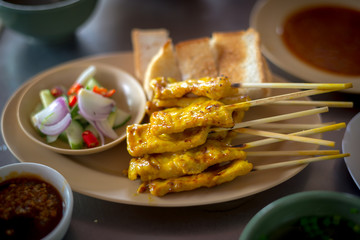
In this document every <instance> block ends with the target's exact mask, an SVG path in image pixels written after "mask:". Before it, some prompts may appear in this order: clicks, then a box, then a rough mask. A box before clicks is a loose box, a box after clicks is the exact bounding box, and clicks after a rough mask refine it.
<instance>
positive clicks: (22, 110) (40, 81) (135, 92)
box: [17, 63, 146, 155]
mask: <svg viewBox="0 0 360 240" xmlns="http://www.w3.org/2000/svg"><path fill="white" fill-rule="evenodd" d="M93 65H94V66H95V67H96V74H95V78H96V79H97V80H98V81H99V82H100V83H101V84H102V86H104V87H106V88H107V89H115V90H116V92H115V94H114V95H113V96H112V99H114V101H115V102H116V106H117V107H118V108H120V109H122V110H124V111H125V112H128V113H130V115H131V118H130V120H129V121H128V122H127V124H126V125H128V124H134V123H140V122H141V121H142V119H143V118H144V115H145V104H146V97H145V93H144V91H143V89H142V87H141V85H140V84H139V82H138V81H137V80H136V79H135V78H134V77H133V76H131V75H130V74H128V73H127V72H125V71H122V70H121V69H119V68H117V67H114V66H112V65H108V64H99V63H95V64H93ZM88 67H89V64H87V63H70V64H63V65H60V66H58V67H55V68H53V69H51V70H48V71H45V72H43V73H40V74H38V75H37V76H35V77H34V78H32V80H31V81H30V83H29V86H28V87H26V88H25V89H24V91H23V94H22V95H21V96H20V100H19V104H18V106H17V107H18V113H17V114H18V115H17V117H18V121H19V124H20V127H21V129H22V130H23V131H24V132H25V134H26V135H27V136H28V137H29V138H30V139H31V140H32V141H34V142H35V143H37V144H40V145H41V146H42V147H45V148H48V149H50V150H52V151H55V152H58V153H62V154H71V155H84V154H93V153H97V152H102V151H105V150H107V149H109V148H112V147H114V146H116V145H117V144H119V143H120V142H122V141H123V140H124V139H125V138H126V125H124V126H122V127H120V128H117V129H116V130H115V131H116V133H117V135H118V138H117V139H115V140H110V139H107V141H106V142H105V144H104V145H99V146H97V147H94V148H83V149H75V150H74V149H71V148H70V146H69V144H67V143H65V142H64V141H61V140H57V141H55V142H54V143H51V144H48V143H47V142H46V139H45V138H44V137H41V136H40V134H39V133H38V132H37V131H36V129H35V128H34V127H33V125H32V123H31V121H30V116H31V113H32V112H33V111H34V109H35V106H36V105H37V104H38V103H39V102H40V98H39V92H40V91H41V90H43V89H51V88H52V87H54V86H59V85H61V86H64V87H65V88H67V89H68V88H70V86H71V85H72V84H73V83H74V82H75V80H76V79H77V77H78V76H79V75H80V74H81V73H82V72H83V71H84V70H85V69H86V68H88Z"/></svg>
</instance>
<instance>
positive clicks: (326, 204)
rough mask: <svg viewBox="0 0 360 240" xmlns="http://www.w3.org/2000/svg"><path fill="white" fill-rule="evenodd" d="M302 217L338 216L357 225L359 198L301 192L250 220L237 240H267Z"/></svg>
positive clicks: (275, 203)
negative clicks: (278, 230) (273, 233)
mask: <svg viewBox="0 0 360 240" xmlns="http://www.w3.org/2000/svg"><path fill="white" fill-rule="evenodd" d="M306 216H314V217H322V216H340V217H342V218H343V219H347V220H351V221H353V222H354V223H356V224H360V198H358V197H356V196H353V195H350V194H346V193H339V192H329V191H309V192H301V193H295V194H292V195H289V196H286V197H283V198H280V199H278V200H276V201H274V202H272V203H270V204H269V205H267V206H266V207H264V208H263V209H262V210H260V211H259V212H258V213H257V214H256V215H255V216H254V217H253V218H252V219H251V220H250V222H249V223H248V224H247V225H246V227H245V229H244V231H243V232H242V234H241V236H240V240H265V239H268V236H269V234H270V233H271V232H273V231H274V230H277V229H279V228H282V226H284V225H286V224H287V223H288V224H289V223H290V222H294V221H295V220H298V219H300V218H301V217H306Z"/></svg>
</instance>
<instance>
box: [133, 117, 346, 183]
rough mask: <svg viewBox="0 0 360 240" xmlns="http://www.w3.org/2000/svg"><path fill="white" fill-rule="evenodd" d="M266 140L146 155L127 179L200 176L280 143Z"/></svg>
mask: <svg viewBox="0 0 360 240" xmlns="http://www.w3.org/2000/svg"><path fill="white" fill-rule="evenodd" d="M344 127H346V124H345V123H339V124H335V125H333V126H325V127H321V128H316V129H311V130H306V131H300V132H296V133H293V134H292V135H303V136H304V135H310V134H314V133H323V132H326V131H332V130H338V129H340V128H344ZM265 140H270V141H265ZM265 140H260V141H255V142H250V143H245V144H241V145H238V146H230V144H226V143H224V142H219V141H208V142H206V143H205V144H203V145H201V146H198V147H196V148H192V149H189V150H188V151H179V152H176V153H163V154H154V155H145V156H144V157H140V158H133V159H131V161H130V167H129V171H128V177H129V179H131V180H135V179H137V177H138V176H140V177H141V179H142V180H143V181H147V180H152V179H156V178H168V177H173V176H177V177H179V176H182V175H186V174H194V173H196V171H197V172H198V173H199V172H202V171H203V170H205V169H206V168H208V167H209V166H212V165H214V164H217V163H222V162H226V161H229V160H231V159H236V158H245V156H244V152H243V150H245V149H249V148H253V147H259V146H264V145H267V144H270V143H275V142H280V141H282V139H274V138H269V139H265ZM210 149H212V150H210ZM223 155H225V156H223Z"/></svg>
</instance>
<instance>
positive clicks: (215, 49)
mask: <svg viewBox="0 0 360 240" xmlns="http://www.w3.org/2000/svg"><path fill="white" fill-rule="evenodd" d="M138 31H139V30H138ZM147 31H148V32H147V33H149V34H150V35H151V34H154V35H157V33H156V30H154V31H151V30H147ZM161 31H162V32H163V34H164V32H166V30H161ZM134 32H135V33H136V31H135V30H134V31H133V38H135V37H136V34H135V33H134ZM166 33H167V32H166ZM162 36H163V38H161V39H162V40H161V41H164V39H165V38H166V40H165V41H164V44H163V45H161V46H160V47H159V45H157V44H149V43H150V42H149V43H147V42H146V37H143V38H142V39H143V40H144V42H142V41H138V40H134V39H133V42H134V55H135V56H134V58H135V69H136V75H137V77H138V78H139V79H140V80H141V81H142V82H143V85H144V89H145V92H146V94H147V96H148V98H149V100H150V99H152V90H151V89H150V87H149V82H150V80H151V79H153V78H155V77H172V78H175V79H176V80H178V81H181V80H186V79H189V78H192V79H196V78H201V77H207V76H210V77H216V76H219V75H225V76H228V77H229V79H230V80H231V81H233V82H236V83H239V82H240V83H241V82H259V83H262V82H271V81H272V79H271V78H272V74H271V72H270V70H269V67H268V65H267V63H266V60H265V58H264V57H263V56H262V53H261V50H260V37H259V34H258V33H257V32H256V31H255V30H254V29H251V28H250V29H248V30H246V31H237V32H215V33H213V34H212V37H211V39H210V38H208V37H204V38H198V39H193V40H187V41H182V42H179V43H177V44H176V45H175V47H174V46H173V44H172V42H171V39H170V38H169V37H168V35H166V36H167V37H165V34H164V35H162ZM149 39H155V37H149ZM161 41H156V42H157V43H160V42H161ZM136 44H138V45H137V47H136V48H137V49H135V46H136ZM146 46H147V47H146ZM147 48H152V49H151V50H150V49H147ZM144 49H146V50H144ZM151 54H153V55H152V56H150V55H151ZM144 56H146V57H144ZM149 57H151V58H150V59H151V60H149V62H148V63H146V61H141V62H142V64H139V62H140V60H139V59H148V58H149ZM145 65H146V66H145ZM141 67H142V68H143V69H144V68H145V69H146V74H145V73H143V75H142V77H141V75H140V74H139V75H138V72H141V71H142V70H141ZM240 92H241V93H242V94H243V95H247V96H249V97H250V98H251V99H258V98H263V97H266V96H268V95H269V94H270V90H269V89H262V88H250V89H249V88H246V89H241V91H240Z"/></svg>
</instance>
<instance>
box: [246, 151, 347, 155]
mask: <svg viewBox="0 0 360 240" xmlns="http://www.w3.org/2000/svg"><path fill="white" fill-rule="evenodd" d="M335 154H340V151H339V150H295V151H257V152H246V156H247V157H274V156H275V157H277V156H316V155H335Z"/></svg>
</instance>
